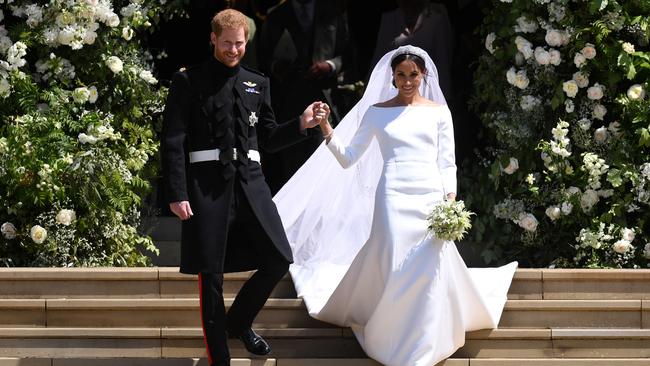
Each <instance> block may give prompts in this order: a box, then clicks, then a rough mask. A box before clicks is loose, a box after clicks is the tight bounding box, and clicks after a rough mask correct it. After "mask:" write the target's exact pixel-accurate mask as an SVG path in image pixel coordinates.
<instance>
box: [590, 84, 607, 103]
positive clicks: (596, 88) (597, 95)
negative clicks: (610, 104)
mask: <svg viewBox="0 0 650 366" xmlns="http://www.w3.org/2000/svg"><path fill="white" fill-rule="evenodd" d="M602 97H603V87H602V86H601V85H600V84H598V83H596V84H594V85H593V86H592V87H590V88H589V89H587V98H589V99H591V100H600V99H601V98H602Z"/></svg>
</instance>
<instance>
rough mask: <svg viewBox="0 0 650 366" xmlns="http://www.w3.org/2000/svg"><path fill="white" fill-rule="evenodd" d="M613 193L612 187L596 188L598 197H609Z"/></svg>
mask: <svg viewBox="0 0 650 366" xmlns="http://www.w3.org/2000/svg"><path fill="white" fill-rule="evenodd" d="M613 195H614V190H613V189H601V190H598V197H602V198H609V197H611V196H613Z"/></svg>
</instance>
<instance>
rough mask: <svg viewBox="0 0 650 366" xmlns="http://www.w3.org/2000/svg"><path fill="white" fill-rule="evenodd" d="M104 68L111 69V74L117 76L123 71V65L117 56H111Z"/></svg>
mask: <svg viewBox="0 0 650 366" xmlns="http://www.w3.org/2000/svg"><path fill="white" fill-rule="evenodd" d="M106 66H108V68H109V69H111V71H112V72H114V73H116V74H118V73H120V72H122V70H123V69H124V63H123V62H122V60H120V58H119V57H117V56H111V57H109V58H108V59H107V60H106Z"/></svg>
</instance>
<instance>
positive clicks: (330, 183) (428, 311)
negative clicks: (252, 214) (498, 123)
mask: <svg viewBox="0 0 650 366" xmlns="http://www.w3.org/2000/svg"><path fill="white" fill-rule="evenodd" d="M391 79H392V80H391ZM391 84H392V86H391ZM378 102H381V103H378ZM314 112H315V116H316V118H321V119H322V120H321V123H320V126H321V129H322V131H323V135H324V136H325V140H326V142H325V143H324V144H323V145H321V146H320V147H319V149H318V150H317V151H316V152H315V153H314V155H313V156H312V157H311V158H310V159H309V160H308V161H307V163H305V165H304V166H303V167H302V168H301V169H300V170H299V171H298V172H297V173H296V175H294V177H293V178H292V179H291V180H290V181H289V182H288V183H287V184H286V185H285V186H284V187H283V188H282V190H280V192H278V194H277V195H276V197H275V198H274V200H275V201H276V204H277V206H278V211H279V213H280V216H281V218H282V221H283V223H284V226H285V230H286V231H287V235H288V238H289V242H290V243H291V245H292V249H293V251H294V260H295V262H294V264H292V266H291V269H290V271H291V276H292V278H293V281H294V284H295V286H296V290H297V292H298V296H299V297H301V298H303V299H304V301H305V304H306V306H307V308H308V310H309V313H310V315H312V316H313V317H315V318H317V319H320V320H323V321H326V322H331V323H334V324H338V325H341V326H349V327H350V328H351V329H352V330H353V332H354V334H355V336H356V337H357V339H358V341H359V344H360V345H361V347H363V349H364V351H365V352H366V353H367V354H368V356H369V357H371V358H373V359H375V360H377V361H379V362H381V363H383V364H385V365H389V366H412V365H414V366H433V365H435V364H436V363H437V362H439V361H441V360H443V359H445V358H447V357H449V356H451V355H452V354H453V353H454V352H455V351H456V350H457V349H458V348H459V347H461V346H462V345H463V344H464V342H465V332H466V331H471V330H477V329H483V328H495V327H496V326H497V324H498V322H499V318H500V316H501V312H502V310H503V306H504V305H505V302H506V298H507V291H508V288H509V287H510V283H511V281H512V277H513V275H514V271H515V269H516V267H517V263H516V262H513V263H510V264H508V265H506V266H503V267H499V268H482V269H478V268H477V269H474V268H473V269H468V268H467V267H466V265H465V263H464V262H463V259H462V258H461V256H460V255H459V253H458V251H457V249H456V246H455V244H454V243H453V242H449V241H442V240H439V239H437V238H435V237H434V236H432V235H431V233H430V232H428V231H427V226H428V223H427V219H426V217H427V215H428V213H429V212H430V211H431V209H432V207H433V205H434V204H436V203H437V202H440V201H442V200H443V199H445V198H447V199H455V196H456V164H455V156H454V134H453V125H452V119H451V113H450V111H449V109H448V107H447V105H446V103H445V100H444V97H443V96H442V93H441V92H440V88H439V86H438V82H437V75H436V69H435V65H434V64H433V62H432V61H431V59H430V58H429V56H428V55H427V53H426V52H425V51H423V50H422V49H420V48H417V47H412V46H403V47H400V48H398V49H397V50H394V51H391V52H389V53H388V54H386V55H385V56H384V57H383V58H382V59H381V60H380V61H379V63H378V64H377V66H376V67H375V70H374V71H373V73H372V76H371V78H370V82H369V84H368V87H367V89H366V92H365V93H364V96H363V98H362V99H361V101H359V103H358V104H357V105H356V106H355V107H354V108H353V109H352V111H351V112H350V113H348V115H347V116H346V117H345V118H344V119H343V121H342V122H341V123H340V124H339V125H338V126H337V128H336V130H332V128H331V126H330V125H329V123H328V122H327V116H328V115H329V108H328V106H327V105H326V104H324V103H323V104H319V105H317V106H316V107H315V111H314ZM326 150H330V151H329V152H328V151H326ZM332 155H333V156H334V158H335V159H333V158H332Z"/></svg>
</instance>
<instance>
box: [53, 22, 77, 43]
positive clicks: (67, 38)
mask: <svg viewBox="0 0 650 366" xmlns="http://www.w3.org/2000/svg"><path fill="white" fill-rule="evenodd" d="M74 35H75V30H74V28H72V27H71V26H69V25H67V26H65V27H63V28H62V29H61V30H60V31H59V35H58V36H57V38H56V40H57V41H58V42H59V43H60V44H62V45H69V44H71V43H72V41H73V40H74Z"/></svg>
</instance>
